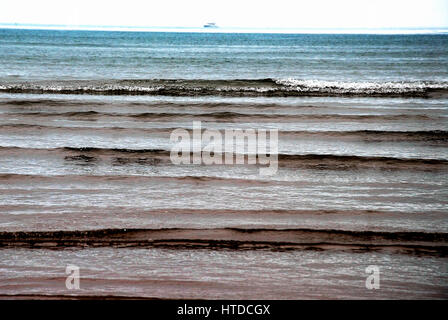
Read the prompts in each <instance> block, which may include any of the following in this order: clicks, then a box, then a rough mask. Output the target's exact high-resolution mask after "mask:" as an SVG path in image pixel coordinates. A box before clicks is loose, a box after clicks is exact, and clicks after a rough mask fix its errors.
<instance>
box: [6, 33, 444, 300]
mask: <svg viewBox="0 0 448 320" xmlns="http://www.w3.org/2000/svg"><path fill="white" fill-rule="evenodd" d="M447 43H448V36H446V35H418V36H417V35H406V36H405V35H403V36H395V35H389V36H387V35H381V36H380V35H280V34H278V35H261V34H256V35H249V34H238V35H231V34H180V33H123V32H86V31H82V32H81V31H80V32H77V31H71V32H69V31H24V30H0V44H1V45H0V244H1V248H0V258H1V259H0V261H1V265H0V295H20V296H23V295H25V296H26V295H37V296H39V295H54V296H60V295H67V294H75V295H107V296H109V295H118V296H144V297H158V298H232V299H239V298H265V299H266V298H272V299H279V298H284V299H297V298H307V299H308V298H310V299H315V298H338V299H346V298H366V299H370V298H372V299H385V298H388V299H389V298H394V299H396V298H399V299H401V298H409V299H413V298H439V299H446V298H447V287H448V282H447V269H446V265H447V264H446V263H447V260H446V256H447V250H446V248H447V246H446V238H447V236H446V235H447V231H448V224H447V214H448V212H447V209H448V202H447V200H446V199H448V185H447V184H448V179H447V178H448V176H447V174H448V148H447V146H448V122H447V117H448V100H447V95H446V94H447V90H448V74H447V70H446V65H447V62H448V61H447V59H448V54H447V53H448V51H447V48H448V46H447V45H446V44H447ZM193 121H201V127H202V130H210V129H214V130H219V132H221V133H223V134H224V130H225V129H277V130H278V137H279V140H278V153H279V155H278V161H277V162H276V165H278V171H277V172H276V174H275V175H272V176H261V175H260V171H259V165H249V164H243V165H211V166H208V165H203V164H201V165H193V164H191V165H180V166H179V165H174V164H173V163H172V162H171V161H170V158H169V154H170V150H171V148H172V147H173V142H172V141H170V135H171V133H172V131H173V130H174V129H176V128H184V129H187V130H188V132H189V133H191V129H192V127H193ZM230 151H232V150H230ZM133 229H143V230H146V231H144V232H156V234H157V237H161V238H160V239H159V238H157V237H156V238H157V239H156V238H154V239H152V238H148V237H152V236H153V235H152V234H149V235H147V236H145V237H146V238H144V239H139V241H143V242H138V241H137V242H131V243H129V242H126V241H127V236H128V233H127V232H131V233H132V230H133ZM85 230H93V231H95V230H96V231H95V232H98V234H100V235H101V234H102V235H103V236H104V234H108V233H110V232H112V233H114V232H118V233H119V234H122V233H123V235H122V236H120V237H118V238H116V239H113V241H115V242H113V241H112V242H111V243H113V244H111V243H109V242H107V241H109V240H107V241H106V240H104V238H101V236H98V235H97V234H94V236H93V238H89V237H88V236H85V238H83V237H81V238H79V235H78V234H77V233H76V232H78V231H85ZM123 230H124V231H123ZM126 230H127V231H126ZM129 230H130V231H129ZM148 230H149V231H148ZM45 231H54V232H59V231H61V233H60V234H58V235H57V236H56V235H55V234H51V235H52V237H53V238H51V239H46V238H45ZM68 231H73V232H75V233H74V234H71V233H67V232H68ZM202 232H203V233H205V235H204V234H203V233H202ZM313 232H314V233H313ZM316 232H317V233H316ZM400 233H403V234H400ZM310 234H313V236H311V235H310ZM64 237H65V238H64ZM154 237H155V235H154ZM179 237H183V238H179ZM102 239H103V240H104V241H103V240H102ZM151 239H152V240H153V241H155V242H151V241H150V240H151ZM148 241H149V242H148ZM157 241H159V242H157ZM139 246H144V248H140V247H139ZM164 246H169V247H170V248H165V247H164ZM45 247H46V249H45ZM186 248H189V249H186ZM286 248H287V249H286ZM68 264H75V265H78V266H80V268H81V290H80V291H76V292H74V291H68V290H66V289H65V286H64V283H65V276H66V275H65V266H66V265H68ZM368 265H378V266H380V268H381V270H382V274H381V275H382V280H381V281H382V282H381V289H380V290H375V291H371V290H367V289H366V288H365V285H364V281H365V278H366V277H367V274H366V273H365V268H366V267H367V266H368Z"/></svg>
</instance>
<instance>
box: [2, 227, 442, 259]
mask: <svg viewBox="0 0 448 320" xmlns="http://www.w3.org/2000/svg"><path fill="white" fill-rule="evenodd" d="M447 241H448V234H447V233H427V232H380V231H350V230H337V229H328V230H326V229H247V228H246V229H245V228H218V229H183V228H160V229H99V230H86V231H84V230H79V231H35V232H0V247H46V248H48V247H51V248H67V247H79V246H81V247H86V246H94V247H101V246H103V247H104V246H106V247H171V248H174V249H176V248H194V249H197V248H208V249H210V248H212V249H232V250H240V249H243V250H244V249H250V250H253V249H275V250H278V249H285V250H291V249H299V250H310V249H316V250H354V251H357V250H363V251H366V250H367V251H369V250H394V251H400V252H405V253H426V254H432V255H434V254H435V255H441V256H446V255H448V246H447V245H446V243H447Z"/></svg>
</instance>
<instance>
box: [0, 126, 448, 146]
mask: <svg viewBox="0 0 448 320" xmlns="http://www.w3.org/2000/svg"><path fill="white" fill-rule="evenodd" d="M2 129H3V130H5V131H7V130H15V129H17V130H33V129H35V130H46V131H51V130H55V131H61V132H62V131H67V132H84V131H85V132H87V131H89V132H95V133H97V134H101V133H109V132H110V133H115V132H123V133H125V132H130V133H153V134H165V135H169V134H171V132H173V131H174V130H176V129H178V128H177V127H164V128H125V127H77V126H58V125H39V124H28V123H11V124H9V123H8V124H0V130H2ZM184 130H186V131H188V132H189V133H190V134H192V131H193V130H192V129H189V128H185V129H184ZM205 130H206V129H202V130H201V132H204V131H205ZM217 131H219V132H220V133H221V134H223V135H224V134H225V129H219V130H217ZM278 134H279V136H291V137H296V138H306V137H313V138H314V137H315V138H323V139H325V138H342V139H343V138H350V139H356V138H357V139H360V140H368V141H414V142H418V141H421V142H423V141H447V142H448V131H446V130H417V131H389V130H347V131H314V130H311V131H297V130H292V131H290V130H287V131H285V130H279V131H278Z"/></svg>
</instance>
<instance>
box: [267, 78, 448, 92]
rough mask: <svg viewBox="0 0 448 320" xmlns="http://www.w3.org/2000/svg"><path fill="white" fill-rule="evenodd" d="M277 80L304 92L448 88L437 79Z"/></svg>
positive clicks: (447, 85)
mask: <svg viewBox="0 0 448 320" xmlns="http://www.w3.org/2000/svg"><path fill="white" fill-rule="evenodd" d="M275 82H276V83H277V84H279V85H283V86H286V87H289V88H291V89H293V90H297V91H302V92H309V91H320V92H339V93H377V92H378V93H406V92H425V91H426V90H428V89H448V82H435V81H408V82H406V81H387V82H350V81H327V80H300V79H293V78H288V79H276V80H275Z"/></svg>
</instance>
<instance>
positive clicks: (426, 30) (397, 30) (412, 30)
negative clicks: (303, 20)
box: [0, 23, 448, 34]
mask: <svg viewBox="0 0 448 320" xmlns="http://www.w3.org/2000/svg"><path fill="white" fill-rule="evenodd" d="M0 29H21V30H61V31H64V30H65V31H123V32H180V33H182V32H184V33H187V32H188V33H191V32H193V33H287V34H303V33H305V34H306V33H315V34H328V33H330V34H341V33H342V34H360V33H361V34H363V33H365V34H444V33H448V26H446V27H393V28H391V27H382V28H279V27H275V28H262V27H219V26H218V27H217V28H204V27H200V26H196V27H181V26H107V25H106V26H102V25H63V24H33V23H26V24H25V23H23V24H22V23H0Z"/></svg>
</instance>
